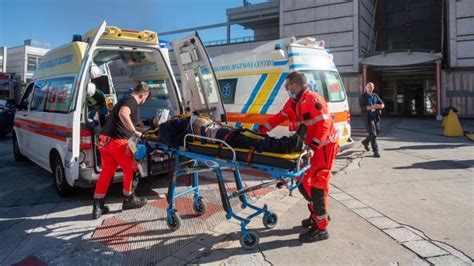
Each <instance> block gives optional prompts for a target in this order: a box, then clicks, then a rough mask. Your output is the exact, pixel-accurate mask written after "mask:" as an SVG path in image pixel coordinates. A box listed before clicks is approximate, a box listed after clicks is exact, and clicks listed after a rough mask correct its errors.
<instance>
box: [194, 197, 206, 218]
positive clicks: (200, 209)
mask: <svg viewBox="0 0 474 266" xmlns="http://www.w3.org/2000/svg"><path fill="white" fill-rule="evenodd" d="M193 207H194V210H195V211H196V213H197V214H199V215H201V214H204V213H205V212H206V204H205V203H204V201H203V200H202V197H199V198H198V199H197V200H196V201H194V205H193Z"/></svg>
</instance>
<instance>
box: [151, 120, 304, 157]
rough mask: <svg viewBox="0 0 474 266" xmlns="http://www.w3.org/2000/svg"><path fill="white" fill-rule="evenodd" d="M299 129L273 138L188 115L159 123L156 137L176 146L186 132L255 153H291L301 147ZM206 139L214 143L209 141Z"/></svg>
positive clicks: (301, 139)
mask: <svg viewBox="0 0 474 266" xmlns="http://www.w3.org/2000/svg"><path fill="white" fill-rule="evenodd" d="M155 120H156V119H155ZM154 126H155V127H156V126H157V125H156V121H154ZM302 128H303V127H302ZM303 131H304V129H303V130H300V131H299V132H297V133H296V134H294V135H292V136H291V137H283V138H273V137H270V136H267V135H261V134H258V133H256V132H253V131H251V130H248V129H236V128H233V127H230V126H228V125H225V124H222V123H219V122H215V121H213V120H212V119H210V118H208V117H205V116H189V115H188V116H175V117H173V118H171V120H168V121H167V122H165V123H162V124H160V125H159V126H158V139H159V141H160V142H161V143H164V144H167V145H169V146H172V147H178V146H181V145H183V141H184V137H185V135H186V134H194V135H199V136H203V137H209V138H213V139H219V140H223V141H225V142H227V143H228V144H229V145H230V146H232V147H233V148H244V149H250V150H255V151H257V152H274V153H292V152H298V151H301V150H302V148H303V141H304V137H305V136H303V135H304V132H303ZM203 141H205V140H203ZM206 142H208V143H214V142H212V141H206ZM216 144H218V143H216Z"/></svg>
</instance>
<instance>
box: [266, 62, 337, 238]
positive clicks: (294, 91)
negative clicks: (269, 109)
mask: <svg viewBox="0 0 474 266" xmlns="http://www.w3.org/2000/svg"><path fill="white" fill-rule="evenodd" d="M285 88H286V90H287V92H288V95H289V97H290V99H288V101H287V102H286V104H285V106H284V107H283V109H282V110H281V111H280V112H279V113H277V114H275V115H274V116H272V117H271V118H270V119H269V120H268V121H267V122H265V123H264V124H263V125H262V126H260V127H259V131H260V132H261V133H266V132H268V131H270V130H272V129H273V128H275V127H276V126H278V125H279V124H281V123H282V122H284V121H286V120H289V121H290V123H293V124H294V125H295V126H297V127H300V128H301V127H306V128H307V134H306V138H305V144H306V145H308V146H309V147H310V148H312V149H313V151H312V153H314V155H313V156H312V158H311V162H310V163H311V168H310V169H309V170H308V171H307V172H306V173H305V178H304V181H303V185H302V186H301V187H300V188H299V189H300V192H301V193H302V194H303V196H304V197H305V199H306V200H308V201H309V202H310V204H308V207H309V210H310V212H311V216H310V217H309V218H308V219H306V220H303V221H302V226H303V227H310V229H309V231H308V232H306V233H302V234H300V236H299V239H300V240H301V241H302V242H314V241H319V240H325V239H327V238H328V237H329V234H328V232H327V226H328V223H329V219H328V218H329V217H328V213H327V206H328V192H329V178H330V175H331V169H332V165H333V162H334V160H335V158H336V155H337V153H338V152H339V144H338V138H337V133H336V129H335V128H334V122H333V118H332V116H331V115H330V113H329V111H328V108H327V104H326V101H325V100H324V99H323V98H322V97H321V96H320V95H318V94H317V93H315V92H312V91H310V90H308V89H307V83H306V78H305V75H304V74H303V73H302V72H299V71H296V72H292V73H290V74H289V75H288V76H287V78H286V83H285Z"/></svg>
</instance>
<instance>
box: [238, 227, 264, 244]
mask: <svg viewBox="0 0 474 266" xmlns="http://www.w3.org/2000/svg"><path fill="white" fill-rule="evenodd" d="M247 233H248V235H249V237H250V239H248V238H247V237H245V234H244V233H242V234H241V235H240V245H241V246H242V247H243V248H244V249H253V248H254V247H256V246H257V245H258V242H259V241H260V237H259V236H258V233H257V232H256V231H254V230H248V231H247Z"/></svg>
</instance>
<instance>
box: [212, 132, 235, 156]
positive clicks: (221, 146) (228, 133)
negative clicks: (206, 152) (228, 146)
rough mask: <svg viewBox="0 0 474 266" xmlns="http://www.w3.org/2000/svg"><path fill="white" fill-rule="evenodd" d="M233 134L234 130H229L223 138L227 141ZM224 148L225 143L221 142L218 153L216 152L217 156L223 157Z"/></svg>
mask: <svg viewBox="0 0 474 266" xmlns="http://www.w3.org/2000/svg"><path fill="white" fill-rule="evenodd" d="M231 134H232V131H228V132H227V133H226V134H225V136H224V138H222V140H223V141H224V142H227V139H228V138H229V136H230V135H231ZM222 148H224V143H222V142H219V148H218V149H217V154H216V157H217V158H220V157H221V151H222Z"/></svg>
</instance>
